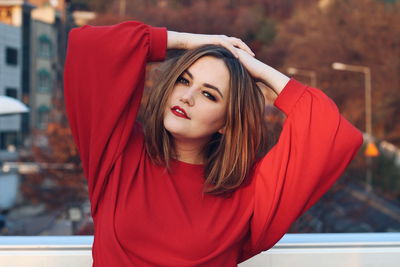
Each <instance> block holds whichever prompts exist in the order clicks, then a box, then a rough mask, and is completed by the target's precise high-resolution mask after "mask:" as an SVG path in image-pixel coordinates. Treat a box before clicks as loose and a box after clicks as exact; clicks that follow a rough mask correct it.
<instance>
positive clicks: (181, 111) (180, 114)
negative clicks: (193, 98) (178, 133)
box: [171, 106, 190, 120]
mask: <svg viewBox="0 0 400 267" xmlns="http://www.w3.org/2000/svg"><path fill="white" fill-rule="evenodd" d="M171 111H172V113H174V115H176V116H178V117H181V118H184V119H187V120H190V118H189V117H188V115H187V114H186V111H185V110H184V109H183V108H181V107H180V106H173V107H172V108H171Z"/></svg>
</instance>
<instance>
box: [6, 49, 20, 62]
mask: <svg viewBox="0 0 400 267" xmlns="http://www.w3.org/2000/svg"><path fill="white" fill-rule="evenodd" d="M6 64H7V65H11V66H17V64H18V50H17V49H15V48H12V47H6Z"/></svg>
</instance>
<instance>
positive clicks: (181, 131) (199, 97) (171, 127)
mask: <svg viewBox="0 0 400 267" xmlns="http://www.w3.org/2000/svg"><path fill="white" fill-rule="evenodd" d="M229 79H230V75H229V71H228V68H227V67H226V66H225V63H224V62H223V61H222V60H221V59H218V58H215V57H211V56H204V57H201V58H200V59H198V60H197V61H196V62H195V63H193V64H192V65H191V66H190V67H189V68H188V69H187V70H186V71H185V72H183V73H182V74H181V75H180V76H179V78H178V80H177V81H176V83H175V86H174V88H173V90H172V92H171V95H170V96H169V99H168V101H167V106H166V108H165V111H164V127H165V128H166V129H167V131H168V132H170V133H171V134H172V136H173V137H174V138H178V139H179V138H184V139H197V140H201V139H204V141H207V140H208V139H209V138H210V137H211V136H212V135H213V134H214V133H216V132H220V133H222V132H223V127H224V125H225V121H226V110H227V104H228V103H227V99H228V93H229Z"/></svg>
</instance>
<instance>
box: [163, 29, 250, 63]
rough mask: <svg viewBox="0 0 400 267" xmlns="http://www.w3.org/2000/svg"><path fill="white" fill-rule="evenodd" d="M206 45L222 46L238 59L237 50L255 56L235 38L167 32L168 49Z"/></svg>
mask: <svg viewBox="0 0 400 267" xmlns="http://www.w3.org/2000/svg"><path fill="white" fill-rule="evenodd" d="M207 44H213V45H220V46H223V47H225V48H226V49H228V50H229V51H231V52H232V54H233V55H234V56H235V57H237V58H238V57H239V53H238V50H241V51H243V52H246V53H247V54H248V55H249V56H250V55H251V56H253V57H254V56H255V55H254V53H253V51H251V49H250V48H249V47H248V46H247V45H246V44H245V43H244V42H243V41H242V40H240V39H239V38H236V37H228V36H226V35H214V34H194V33H183V32H173V31H168V45H167V47H168V48H177V49H192V48H196V47H199V46H202V45H207Z"/></svg>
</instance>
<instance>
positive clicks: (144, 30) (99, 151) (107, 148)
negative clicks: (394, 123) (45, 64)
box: [65, 21, 362, 267]
mask: <svg viewBox="0 0 400 267" xmlns="http://www.w3.org/2000/svg"><path fill="white" fill-rule="evenodd" d="M166 41H167V34H166V29H165V28H154V27H150V26H147V25H144V24H142V23H140V22H134V21H129V22H124V23H120V24H118V25H114V26H101V27H94V26H83V27H80V28H77V29H73V30H72V31H71V32H70V35H69V43H68V44H69V45H68V54H67V59H66V64H65V101H66V109H67V114H68V119H69V122H70V126H71V129H72V133H73V137H74V140H75V143H76V144H77V147H78V149H79V153H80V156H81V160H82V164H83V168H84V172H85V176H86V177H87V179H88V186H89V196H90V201H91V205H92V216H93V219H94V225H95V234H94V244H93V260H94V263H93V266H97V267H101V266H106V267H108V266H121V267H122V266H123V267H126V266H236V265H237V263H239V262H242V261H244V260H246V259H248V258H250V257H252V256H254V255H256V254H258V253H260V252H261V251H263V250H267V249H269V248H271V247H272V246H273V245H274V244H275V243H276V242H277V241H278V240H279V239H280V238H281V237H282V236H283V235H284V234H285V232H286V231H287V230H288V228H289V226H290V225H291V223H292V222H293V221H295V220H296V218H298V217H299V216H300V215H301V214H302V213H303V212H304V211H305V210H307V209H308V208H309V207H310V206H311V205H313V204H314V203H315V202H316V201H317V200H318V199H319V198H320V197H321V196H322V195H323V194H324V193H325V192H326V191H327V190H328V188H329V187H330V186H331V185H332V184H333V183H334V182H335V180H336V179H337V178H338V177H339V176H340V175H341V174H342V172H343V171H344V169H345V168H346V166H347V165H348V164H349V162H350V161H351V159H352V158H353V157H354V155H355V153H356V152H357V150H358V149H359V147H360V146H361V144H362V135H361V134H360V132H359V131H358V130H357V129H356V128H355V127H354V126H352V125H351V124H350V123H349V122H348V121H347V120H346V119H345V118H344V117H342V116H341V115H340V114H339V111H338V109H337V107H336V105H335V104H334V102H333V101H332V100H331V99H329V98H328V97H327V96H326V95H325V94H324V93H323V92H322V91H320V90H318V89H315V88H310V87H308V86H306V85H303V84H301V83H299V82H297V81H296V80H294V79H291V80H290V81H289V82H288V84H287V85H286V87H285V88H284V89H283V91H282V93H281V94H280V95H279V97H278V98H277V100H276V101H275V103H274V104H275V106H277V107H278V108H279V109H280V110H282V111H283V112H284V113H285V114H286V115H287V119H286V121H285V123H284V126H283V130H282V133H281V136H280V139H279V141H278V143H277V144H276V145H275V146H274V147H273V148H272V149H271V150H270V152H269V153H268V154H267V155H266V156H265V157H264V158H263V159H262V160H261V161H260V162H259V163H258V164H257V166H256V169H255V172H254V175H253V177H251V182H250V183H249V185H247V186H243V187H241V188H239V189H238V190H236V191H235V193H234V194H232V196H231V197H230V198H222V197H216V196H211V195H207V194H204V195H203V194H202V188H203V183H204V178H203V165H194V164H188V163H184V162H180V161H173V162H172V174H169V173H168V172H166V170H165V168H164V167H159V166H155V165H153V164H152V162H151V160H150V159H149V157H148V155H147V153H146V150H145V146H144V139H143V132H142V129H141V127H140V125H139V124H137V123H134V122H135V117H136V114H137V111H138V108H139V104H140V100H141V95H142V91H143V87H144V81H145V64H146V62H148V61H157V60H163V59H164V57H165V52H166V43H167V42H166Z"/></svg>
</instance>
